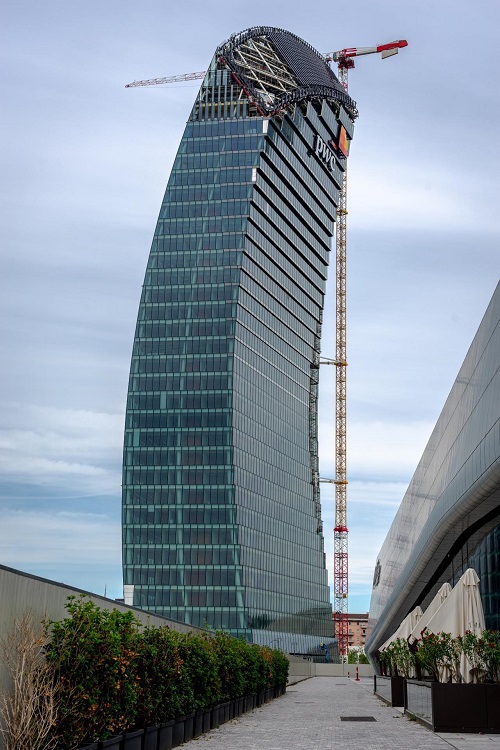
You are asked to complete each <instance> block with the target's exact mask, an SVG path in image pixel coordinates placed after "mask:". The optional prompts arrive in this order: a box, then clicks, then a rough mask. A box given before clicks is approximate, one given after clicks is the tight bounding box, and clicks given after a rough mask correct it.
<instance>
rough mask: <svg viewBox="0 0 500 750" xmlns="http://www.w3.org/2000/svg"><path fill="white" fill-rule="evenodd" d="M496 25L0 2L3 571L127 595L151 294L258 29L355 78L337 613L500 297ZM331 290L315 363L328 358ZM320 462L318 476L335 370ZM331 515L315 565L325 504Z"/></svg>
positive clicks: (358, 6) (365, 594) (404, 15)
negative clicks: (128, 473) (127, 522)
mask: <svg viewBox="0 0 500 750" xmlns="http://www.w3.org/2000/svg"><path fill="white" fill-rule="evenodd" d="M499 22H500V9H499V6H498V5H497V3H495V2H494V1H493V0H476V2H475V3H474V5H473V6H471V4H470V2H466V1H465V0H419V1H418V2H416V0H407V1H406V2H401V0H387V1H384V0H381V1H380V2H376V1H375V2H374V1H373V0H350V2H349V3H340V2H339V3H336V4H335V3H334V4H332V3H331V2H325V0H318V2H316V3H315V4H312V5H311V4H304V3H301V2H298V0H292V2H290V0H287V1H286V2H284V0H275V1H274V2H273V3H270V2H263V0H254V1H253V2H252V3H245V4H244V3H240V4H236V5H235V4H231V5H227V4H224V5H223V4H222V3H204V2H199V1H198V0H192V1H191V2H190V3H187V4H184V3H175V4H173V3H168V2H158V1H157V0H143V2H141V3H139V2H137V0H134V2H131V1H130V0H120V1H119V2H118V0H86V2H84V3H83V2H81V3H75V2H68V0H47V1H46V2H43V3H41V2H38V1H37V0H4V3H3V11H2V24H1V26H2V32H1V33H2V36H3V39H2V44H1V52H0V54H1V56H2V57H3V66H2V68H3V74H2V77H1V79H0V87H1V101H2V114H1V116H0V118H1V128H2V141H3V147H2V149H1V157H0V158H1V160H2V172H1V174H2V191H3V200H2V202H1V212H2V216H1V232H2V246H1V247H2V272H1V275H0V284H1V294H0V306H1V314H0V342H1V347H2V355H3V356H2V362H3V366H2V367H1V369H0V401H1V409H0V490H1V500H0V563H2V564H4V565H8V566H12V567H15V568H19V569H21V570H24V571H28V572H31V573H35V574H37V575H42V576H46V577H48V578H53V579H55V580H58V581H63V582H65V583H68V584H71V585H74V586H78V587H81V588H84V589H87V590H91V591H96V592H97V593H101V594H102V593H104V591H105V590H106V591H107V594H108V596H112V597H118V596H121V593H122V585H121V551H120V545H121V539H120V481H121V478H120V471H121V446H122V431H123V421H124V408H125V398H126V389H127V378H128V368H129V363H130V353H131V347H132V339H133V333H134V326H135V317H136V314H137V307H138V302H139V296H140V289H141V284H142V279H143V274H144V270H145V266H146V261H147V256H148V252H149V245H150V242H151V237H152V234H153V230H154V226H155V222H156V218H157V213H158V210H159V207H160V203H161V199H162V196H163V192H164V189H165V185H166V182H167V179H168V174H169V171H170V168H171V165H172V162H173V159H174V156H175V152H176V148H177V145H178V143H179V141H180V138H181V135H182V131H183V128H184V124H185V121H186V119H187V117H188V115H189V112H190V109H191V105H192V102H193V100H194V97H195V94H196V90H197V86H198V83H197V82H194V83H192V84H187V85H186V84H185V85H176V86H170V87H153V88H141V89H125V88H124V86H125V84H126V83H128V82H129V81H132V80H135V79H141V78H152V77H157V76H164V75H173V74H176V73H185V72H192V71H199V70H203V69H205V68H206V66H207V65H208V63H209V61H210V58H211V56H212V54H213V51H214V49H215V47H216V46H217V45H218V44H219V43H220V42H222V41H223V40H224V39H226V38H227V37H228V36H229V34H231V33H232V32H234V31H240V30H242V29H245V28H247V27H249V26H255V25H261V24H265V25H273V26H279V27H282V28H285V29H288V30H289V31H292V32H294V33H296V34H298V35H299V36H301V37H302V38H304V39H306V40H307V41H308V42H310V43H311V44H312V45H313V46H314V47H316V48H317V49H318V50H319V51H321V52H328V51H332V50H336V49H341V48H343V47H350V46H371V45H374V44H380V43H385V42H389V41H392V40H393V39H402V38H406V39H407V40H408V42H409V46H408V47H407V48H406V49H404V50H402V51H401V53H400V54H399V55H398V56H397V57H392V58H389V59H388V60H384V61H381V60H380V59H379V58H378V57H376V56H371V57H366V58H362V59H361V60H360V61H359V62H358V63H357V65H356V69H355V70H354V71H352V72H351V74H350V80H349V92H350V94H351V96H352V97H353V98H354V99H355V100H356V101H357V103H358V107H359V111H360V118H359V120H358V122H357V124H356V130H355V137H354V141H353V146H352V149H351V155H350V158H349V194H348V195H349V197H348V209H349V217H348V265H349V268H348V279H349V283H348V295H349V297H348V325H349V329H348V361H349V368H348V378H349V386H348V387H349V397H348V409H349V411H348V420H349V421H348V450H349V456H348V476H349V481H350V483H349V487H348V502H349V518H348V526H349V532H350V534H349V545H350V592H351V595H350V610H351V611H356V610H357V611H365V610H366V609H367V608H368V605H369V596H370V591H371V579H372V573H373V567H374V564H375V561H376V555H377V552H378V549H379V548H380V546H381V544H382V541H383V539H384V537H385V534H386V532H387V530H388V528H389V525H390V523H391V520H392V518H393V516H394V513H395V511H396V508H397V506H398V503H399V501H400V500H401V498H402V496H403V494H404V492H405V489H406V487H407V485H408V482H409V480H410V478H411V476H412V474H413V471H414V469H415V467H416V464H417V462H418V460H419V458H420V456H421V454H422V451H423V448H424V446H425V444H426V442H427V439H428V437H429V435H430V432H431V429H432V427H433V425H434V423H435V421H436V419H437V417H438V415H439V412H440V411H441V408H442V406H443V404H444V401H445V398H446V396H447V394H448V392H449V390H450V388H451V386H452V383H453V380H454V378H455V375H456V373H457V372H458V369H459V366H460V364H461V362H462V360H463V358H464V356H465V354H466V351H467V349H468V347H469V344H470V342H471V340H472V337H473V335H474V333H475V331H476V329H477V326H478V325H479V322H480V320H481V317H482V315H483V313H484V311H485V309H486V306H487V304H488V302H489V299H490V297H491V295H492V293H493V291H494V288H495V286H496V284H497V281H498V276H499V273H498V265H499V264H498V258H499V251H498V240H499V236H500V211H499V201H498V187H497V180H498V174H499V173H500V148H499V136H498V116H499V109H500V107H499V104H500V102H499V98H500V93H499V92H500V87H499V85H498V83H499V67H500V63H499V57H498V52H497V42H498V39H497V36H498V28H499ZM334 353H335V336H334V287H333V284H331V286H330V296H329V302H328V307H327V310H326V320H325V333H324V343H323V354H324V355H325V356H334ZM329 370H333V368H325V371H324V372H322V377H321V379H322V385H321V390H322V395H321V404H320V410H321V464H322V474H323V476H333V462H334V459H333V438H334V435H333V424H334V402H333V399H332V392H333V391H334V380H333V378H334V373H333V372H329ZM323 508H324V518H325V528H326V541H327V549H328V552H329V561H330V567H332V563H333V561H332V558H331V551H332V547H333V542H332V531H331V529H332V528H333V525H334V523H333V521H334V507H333V489H332V488H331V487H330V486H328V485H324V491H323Z"/></svg>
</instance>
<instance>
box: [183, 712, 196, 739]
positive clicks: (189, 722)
mask: <svg viewBox="0 0 500 750" xmlns="http://www.w3.org/2000/svg"><path fill="white" fill-rule="evenodd" d="M193 734H194V714H188V715H187V716H185V717H184V742H189V741H190V740H192V739H193Z"/></svg>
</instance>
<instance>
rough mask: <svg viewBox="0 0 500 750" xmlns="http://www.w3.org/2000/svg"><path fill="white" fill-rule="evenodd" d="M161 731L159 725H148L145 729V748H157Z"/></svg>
mask: <svg viewBox="0 0 500 750" xmlns="http://www.w3.org/2000/svg"><path fill="white" fill-rule="evenodd" d="M159 731H160V727H159V725H155V726H153V727H146V729H145V730H144V744H143V746H142V748H143V750H157V748H158V734H159Z"/></svg>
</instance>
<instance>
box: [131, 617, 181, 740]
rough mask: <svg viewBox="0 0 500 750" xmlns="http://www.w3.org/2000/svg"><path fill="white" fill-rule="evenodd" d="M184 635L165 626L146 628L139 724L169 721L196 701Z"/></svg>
mask: <svg viewBox="0 0 500 750" xmlns="http://www.w3.org/2000/svg"><path fill="white" fill-rule="evenodd" d="M184 640H185V635H184V634H183V633H178V632H177V631H176V630H170V629H169V628H168V627H166V626H162V627H147V628H145V630H144V632H143V633H142V634H141V637H140V639H139V648H138V659H137V673H138V676H139V680H138V710H137V713H138V718H137V724H138V726H150V725H151V724H158V723H161V722H163V721H169V720H170V719H174V718H176V717H177V716H181V715H182V714H183V713H185V707H186V706H189V705H191V703H192V702H193V691H192V685H191V680H190V678H189V676H188V674H187V668H186V664H185V660H184V658H183V641H184Z"/></svg>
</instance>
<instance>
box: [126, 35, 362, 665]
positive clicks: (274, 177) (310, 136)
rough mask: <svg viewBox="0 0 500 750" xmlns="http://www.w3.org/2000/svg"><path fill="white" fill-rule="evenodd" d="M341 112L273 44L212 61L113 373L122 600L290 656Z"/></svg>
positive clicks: (312, 625) (316, 542)
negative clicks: (122, 382)
mask: <svg viewBox="0 0 500 750" xmlns="http://www.w3.org/2000/svg"><path fill="white" fill-rule="evenodd" d="M356 114H357V113H356V108H355V104H354V102H353V101H352V100H351V99H350V98H349V97H348V95H347V94H346V92H345V91H344V90H343V89H342V87H341V86H340V85H339V83H338V81H337V79H336V77H335V75H334V74H333V73H332V71H331V70H330V69H329V67H328V65H327V64H326V62H325V60H324V59H323V58H322V57H321V55H320V54H319V53H317V52H316V51H315V50H314V49H313V48H312V47H311V46H310V45H308V44H307V43H306V42H304V41H302V40H301V39H299V38H298V37H296V36H294V35H293V34H290V33H288V32H286V31H283V30H281V29H274V28H269V27H257V28H253V29H249V30H247V31H245V32H242V33H241V34H237V35H233V36H232V37H231V38H230V39H229V40H228V41H227V42H225V43H224V44H222V45H221V46H220V47H219V48H218V49H217V51H216V53H215V55H214V58H213V60H212V62H211V64H210V67H209V70H208V71H207V74H206V76H205V79H204V81H203V83H202V86H201V88H200V91H199V94H198V96H197V98H196V101H195V104H194V106H193V110H192V112H191V115H190V118H189V120H188V123H187V125H186V129H185V131H184V135H183V138H182V141H181V144H180V146H179V150H178V153H177V157H176V159H175V162H174V166H173V169H172V173H171V175H170V179H169V182H168V185H167V189H166V192H165V197H164V200H163V203H162V206H161V210H160V216H159V219H158V223H157V226H156V230H155V234H154V238H153V244H152V247H151V252H150V256H149V260H148V265H147V270H146V276H145V280H144V286H143V291H142V296H141V303H140V307H139V315H138V320H137V327H136V332H135V339H134V349H133V355H132V365H131V371H130V381H129V392H128V402H127V415H126V427H125V446H124V468H123V486H124V489H123V564H124V583H125V595H126V601H127V602H128V603H133V604H134V605H136V606H140V607H144V608H147V609H150V610H152V611H155V612H158V613H159V614H163V615H165V616H167V617H171V618H173V619H178V620H182V621H185V622H187V623H190V624H192V625H203V624H208V626H210V627H214V628H216V627H223V628H226V629H229V630H231V631H232V632H234V633H236V634H240V635H244V636H245V637H247V638H249V639H251V640H254V641H259V642H262V643H274V644H275V645H276V644H277V645H279V646H281V647H282V648H288V649H290V650H295V651H305V650H308V649H310V648H313V647H314V646H317V645H318V644H319V643H320V642H321V641H324V642H326V641H327V639H331V638H332V635H333V628H332V620H331V606H330V603H329V589H328V582H327V571H326V568H325V559H324V551H323V535H322V524H321V513H320V506H319V496H318V484H317V480H318V467H317V425H316V421H317V385H318V380H317V373H318V370H317V363H318V361H319V342H320V335H321V318H322V310H323V299H324V293H325V285H326V277H327V268H328V263H329V255H330V248H331V244H332V236H333V232H334V221H335V214H336V207H337V204H338V199H339V190H340V186H341V180H342V174H343V170H344V168H345V155H344V153H345V148H342V147H341V145H342V144H344V143H345V141H346V140H348V139H350V138H351V137H352V132H353V120H354V118H355V116H356Z"/></svg>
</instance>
